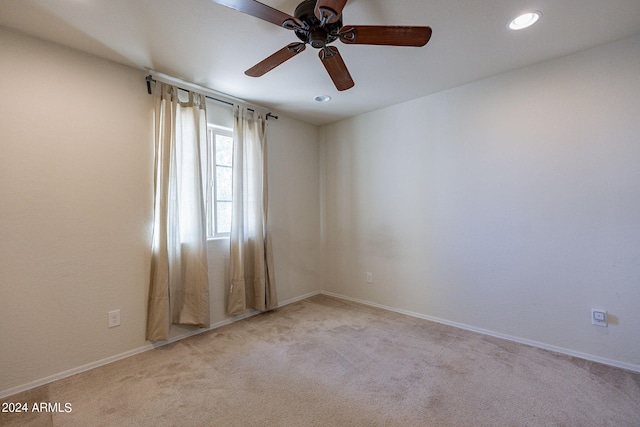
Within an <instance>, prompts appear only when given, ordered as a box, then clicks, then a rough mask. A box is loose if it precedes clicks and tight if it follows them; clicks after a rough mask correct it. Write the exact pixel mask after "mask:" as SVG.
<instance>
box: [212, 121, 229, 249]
mask: <svg viewBox="0 0 640 427" xmlns="http://www.w3.org/2000/svg"><path fill="white" fill-rule="evenodd" d="M207 144H208V152H207V158H208V162H207V165H208V170H207V176H208V185H207V238H210V239H211V238H217V237H228V236H229V235H230V234H231V199H232V194H233V193H232V167H233V163H232V161H233V131H232V130H231V129H229V128H225V127H221V126H216V125H209V126H208V127H207Z"/></svg>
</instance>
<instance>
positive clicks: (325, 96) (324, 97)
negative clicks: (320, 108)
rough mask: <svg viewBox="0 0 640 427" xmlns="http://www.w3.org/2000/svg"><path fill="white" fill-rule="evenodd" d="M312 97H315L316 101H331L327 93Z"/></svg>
mask: <svg viewBox="0 0 640 427" xmlns="http://www.w3.org/2000/svg"><path fill="white" fill-rule="evenodd" d="M313 99H315V100H316V101H318V102H329V101H331V97H330V96H329V95H318V96H316V97H315V98H313Z"/></svg>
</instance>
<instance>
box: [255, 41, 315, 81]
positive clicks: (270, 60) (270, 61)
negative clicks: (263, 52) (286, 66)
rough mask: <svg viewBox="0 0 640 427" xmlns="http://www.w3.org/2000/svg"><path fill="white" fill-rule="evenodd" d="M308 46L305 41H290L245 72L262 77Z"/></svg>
mask: <svg viewBox="0 0 640 427" xmlns="http://www.w3.org/2000/svg"><path fill="white" fill-rule="evenodd" d="M305 48H306V46H305V44H304V43H290V44H289V45H287V46H285V47H283V48H282V49H280V50H279V51H277V52H276V53H274V54H273V55H271V56H269V57H267V58H265V59H263V60H262V61H260V62H258V63H257V64H256V65H254V66H253V67H251V68H249V69H248V70H247V71H245V72H244V73H245V74H246V75H247V76H250V77H260V76H262V75H264V74H266V73H268V72H269V71H271V70H273V69H274V68H276V67H277V66H278V65H280V64H282V63H283V62H285V61H288V60H289V59H291V58H293V57H294V56H296V55H297V54H299V53H300V52H302V51H303V50H304V49H305Z"/></svg>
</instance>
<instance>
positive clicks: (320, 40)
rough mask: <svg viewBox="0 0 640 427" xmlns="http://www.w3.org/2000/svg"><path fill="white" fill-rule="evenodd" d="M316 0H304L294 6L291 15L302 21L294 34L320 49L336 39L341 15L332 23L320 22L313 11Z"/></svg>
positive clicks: (340, 26)
mask: <svg viewBox="0 0 640 427" xmlns="http://www.w3.org/2000/svg"><path fill="white" fill-rule="evenodd" d="M315 7H316V0H304V1H303V2H302V3H300V4H299V5H298V7H296V10H295V12H294V14H293V16H294V17H295V18H297V19H299V20H300V21H302V23H303V28H302V29H296V30H295V33H296V36H297V37H298V38H299V39H300V40H302V41H303V42H305V43H309V44H310V45H311V46H312V47H314V48H316V49H322V48H324V47H325V46H326V45H328V44H329V43H332V42H334V41H335V40H337V39H338V31H340V28H342V15H341V16H340V18H339V19H338V20H337V21H336V22H333V23H326V24H325V25H324V26H321V22H320V20H319V19H318V18H316V15H315V13H314V9H315Z"/></svg>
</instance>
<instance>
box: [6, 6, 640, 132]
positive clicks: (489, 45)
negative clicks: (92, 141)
mask: <svg viewBox="0 0 640 427" xmlns="http://www.w3.org/2000/svg"><path fill="white" fill-rule="evenodd" d="M262 3H265V4H267V5H269V6H271V7H274V8H276V9H279V10H281V11H283V12H286V13H288V14H290V15H293V11H294V10H295V8H296V6H297V4H298V3H299V1H298V0H263V1H262ZM527 10H539V11H541V12H542V14H543V16H542V19H541V20H540V21H539V23H538V24H536V25H535V26H534V27H532V28H529V29H526V30H523V31H520V32H513V31H510V30H508V29H507V23H508V21H509V20H510V19H511V18H512V17H514V16H516V15H518V14H519V13H521V12H523V11H527ZM343 22H344V24H353V25H429V26H431V27H432V28H433V36H432V38H431V41H430V42H429V43H428V44H427V45H426V46H425V47H422V48H413V47H387V46H364V45H345V44H342V43H340V42H336V43H335V45H336V46H337V47H338V48H339V49H340V52H341V54H342V57H343V59H344V61H345V63H346V64H347V67H348V68H349V70H350V72H351V76H352V77H353V79H354V81H355V83H356V85H355V87H354V88H353V89H350V90H347V91H344V92H338V91H337V90H336V89H335V87H334V86H333V83H332V82H331V79H330V78H329V76H328V75H327V73H326V71H325V69H324V67H323V66H322V64H321V62H320V60H319V59H318V56H317V52H316V51H315V50H314V49H312V48H311V47H307V50H306V51H304V52H303V53H301V54H300V55H298V56H296V57H294V58H293V59H291V60H289V61H288V62H286V63H284V64H282V65H281V66H279V67H278V68H276V69H274V70H273V71H271V72H269V73H267V74H266V75H265V76H263V77H260V78H252V77H247V76H245V75H244V71H245V70H246V69H248V68H250V67H251V66H253V65H254V64H255V63H257V62H259V61H261V60H262V59H264V58H266V57H267V56H269V55H270V54H272V53H273V52H275V51H276V50H278V49H280V48H282V47H284V46H285V45H287V44H288V43H290V42H294V41H298V39H297V38H296V37H295V35H294V34H293V32H290V31H287V30H285V29H283V28H279V27H278V26H276V25H274V24H271V23H268V22H265V21H262V20H259V19H257V18H254V17H252V16H248V15H245V14H242V13H240V12H237V11H234V10H231V9H229V8H227V7H224V6H221V5H219V4H216V3H214V2H212V1H210V0H180V1H176V0H0V25H2V26H5V27H9V28H13V29H16V30H19V31H21V32H24V33H27V34H31V35H34V36H37V37H40V38H43V39H47V40H51V41H54V42H57V43H60V44H63V45H66V46H70V47H72V48H76V49H79V50H82V51H85V52H89V53H92V54H95V55H97V56H100V57H104V58H107V59H111V60H114V61H117V62H120V63H123V64H127V65H131V66H134V67H137V68H141V69H152V70H155V71H158V72H161V73H163V74H167V75H170V76H174V77H178V78H181V79H183V80H186V81H188V82H192V83H196V84H198V85H201V86H205V87H208V88H211V89H213V90H215V91H218V92H222V93H226V94H229V95H232V96H234V97H237V98H242V99H245V100H247V101H249V102H252V103H254V104H257V105H262V106H265V107H268V108H271V109H274V110H275V111H279V112H282V113H284V114H286V115H288V116H290V117H294V118H298V119H301V120H304V121H307V122H310V123H313V124H324V123H329V122H332V121H335V120H339V119H342V118H346V117H350V116H354V115H357V114H361V113H364V112H367V111H371V110H375V109H378V108H382V107H385V106H388V105H393V104H397V103H400V102H403V101H406V100H409V99H413V98H418V97H421V96H425V95H428V94H430V93H434V92H438V91H441V90H444V89H448V88H451V87H455V86H459V85H461V84H465V83H468V82H471V81H474V80H478V79H481V78H484V77H487V76H490V75H493V74H496V73H500V72H503V71H507V70H511V69H515V68H518V67H522V66H525V65H529V64H533V63H536V62H540V61H544V60H548V59H551V58H556V57H559V56H563V55H566V54H569V53H572V52H576V51H579V50H583V49H586V48H589V47H593V46H597V45H601V44H605V43H608V42H612V41H615V40H619V39H622V38H626V37H628V36H631V35H633V34H635V33H638V32H640V0H606V1H605V0H560V1H558V0H491V1H478V0H394V1H388V0H350V1H349V2H348V3H347V5H346V7H345V9H344V11H343ZM3 60H5V59H3ZM140 84H141V85H144V82H141V83H140ZM323 94H327V95H330V96H331V97H333V100H332V101H331V102H328V103H324V104H322V103H318V102H315V101H314V100H313V98H314V97H315V96H316V95H323Z"/></svg>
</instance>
